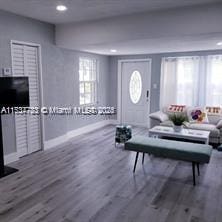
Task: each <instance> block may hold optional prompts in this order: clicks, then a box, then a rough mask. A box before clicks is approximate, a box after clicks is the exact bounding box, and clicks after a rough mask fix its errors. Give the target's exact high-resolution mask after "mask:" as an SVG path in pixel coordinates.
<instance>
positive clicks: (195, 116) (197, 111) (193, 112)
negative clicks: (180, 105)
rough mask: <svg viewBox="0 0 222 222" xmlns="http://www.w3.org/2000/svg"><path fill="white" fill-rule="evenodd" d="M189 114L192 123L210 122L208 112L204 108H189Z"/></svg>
mask: <svg viewBox="0 0 222 222" xmlns="http://www.w3.org/2000/svg"><path fill="white" fill-rule="evenodd" d="M187 115H188V119H189V122H191V123H209V120H208V117H207V112H206V110H205V109H204V108H191V109H189V110H188V113H187Z"/></svg>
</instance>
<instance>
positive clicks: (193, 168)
mask: <svg viewBox="0 0 222 222" xmlns="http://www.w3.org/2000/svg"><path fill="white" fill-rule="evenodd" d="M192 170H193V185H194V186H195V185H196V180H195V163H194V162H192Z"/></svg>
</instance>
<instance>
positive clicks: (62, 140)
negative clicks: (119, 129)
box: [44, 120, 117, 150]
mask: <svg viewBox="0 0 222 222" xmlns="http://www.w3.org/2000/svg"><path fill="white" fill-rule="evenodd" d="M109 124H117V120H103V121H100V122H97V123H93V124H90V125H87V126H84V127H81V128H78V129H75V130H72V131H69V132H67V133H66V134H64V135H62V136H59V137H56V138H54V139H51V140H48V141H45V142H44V150H48V149H51V148H53V147H56V146H59V145H61V144H64V143H66V142H68V141H70V140H71V139H72V138H74V137H76V136H79V135H82V134H84V133H89V132H92V131H94V130H96V129H99V128H101V127H103V126H106V125H109Z"/></svg>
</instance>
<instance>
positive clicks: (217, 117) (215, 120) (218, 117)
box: [207, 114, 222, 125]
mask: <svg viewBox="0 0 222 222" xmlns="http://www.w3.org/2000/svg"><path fill="white" fill-rule="evenodd" d="M207 117H208V120H209V123H210V124H215V125H217V124H218V122H219V121H220V120H221V119H222V116H221V115H214V114H207Z"/></svg>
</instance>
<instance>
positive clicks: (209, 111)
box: [206, 106, 221, 116]
mask: <svg viewBox="0 0 222 222" xmlns="http://www.w3.org/2000/svg"><path fill="white" fill-rule="evenodd" d="M206 110H207V114H209V115H219V116H220V115H221V107H219V106H217V107H214V106H207V107H206Z"/></svg>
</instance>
